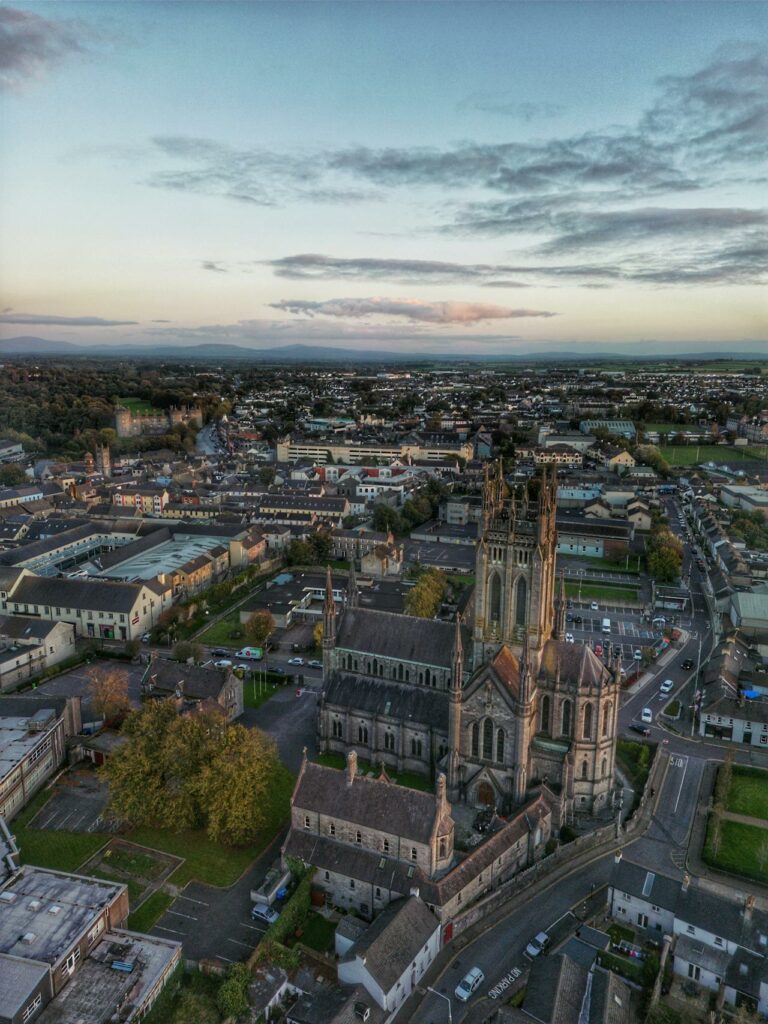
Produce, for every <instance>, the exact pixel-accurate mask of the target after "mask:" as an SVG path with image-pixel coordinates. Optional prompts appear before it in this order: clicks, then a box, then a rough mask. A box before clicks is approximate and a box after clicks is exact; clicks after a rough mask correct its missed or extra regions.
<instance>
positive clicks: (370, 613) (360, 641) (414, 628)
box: [336, 608, 472, 668]
mask: <svg viewBox="0 0 768 1024" xmlns="http://www.w3.org/2000/svg"><path fill="white" fill-rule="evenodd" d="M455 633H456V626H455V624H454V623H453V622H440V621H439V620H437V619H418V618H416V617H415V616H413V615H396V614H394V613H393V612H380V611H374V609H372V608H346V609H345V610H344V612H343V614H342V616H341V622H340V624H339V628H338V631H337V634H336V646H337V647H339V648H343V649H344V650H349V651H358V652H360V653H361V654H371V655H378V656H380V657H383V658H400V659H402V660H403V661H415V662H419V663H421V664H423V665H435V666H438V667H440V668H450V667H451V655H452V652H453V640H454V636H455ZM462 639H463V644H464V650H465V652H469V651H470V650H471V647H472V632H471V630H470V629H468V628H466V627H464V628H463V629H462Z"/></svg>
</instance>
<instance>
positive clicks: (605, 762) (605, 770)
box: [600, 757, 608, 778]
mask: <svg viewBox="0 0 768 1024" xmlns="http://www.w3.org/2000/svg"><path fill="white" fill-rule="evenodd" d="M607 774H608V760H607V759H606V758H605V757H604V758H603V763H602V765H601V766H600V775H601V776H602V778H605V776H606V775H607Z"/></svg>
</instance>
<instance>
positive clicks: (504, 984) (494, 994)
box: [488, 967, 523, 999]
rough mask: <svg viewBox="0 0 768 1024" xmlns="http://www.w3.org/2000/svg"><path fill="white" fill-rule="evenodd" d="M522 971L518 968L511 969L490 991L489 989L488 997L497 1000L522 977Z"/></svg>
mask: <svg viewBox="0 0 768 1024" xmlns="http://www.w3.org/2000/svg"><path fill="white" fill-rule="evenodd" d="M522 973H523V971H522V968H520V967H513V968H512V970H511V971H509V972H508V973H507V974H505V975H504V977H503V978H502V979H501V981H499V982H497V983H496V984H495V985H494V986H493V988H492V989H489V991H488V995H489V996H490V998H491V999H498V998H499V996H500V995H503V994H504V992H506V990H507V989H508V988H509V986H510V985H512V984H513V983H514V982H515V981H517V979H518V978H519V977H520V976H521V975H522Z"/></svg>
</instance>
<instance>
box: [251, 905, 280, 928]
mask: <svg viewBox="0 0 768 1024" xmlns="http://www.w3.org/2000/svg"><path fill="white" fill-rule="evenodd" d="M251 917H252V918H253V920H254V921H263V922H264V923H265V924H274V923H275V921H277V920H278V919H279V917H280V915H279V914H278V912H277V911H276V910H273V909H272V907H264V906H262V905H261V904H260V903H257V904H256V906H255V907H254V908H253V910H252V911H251Z"/></svg>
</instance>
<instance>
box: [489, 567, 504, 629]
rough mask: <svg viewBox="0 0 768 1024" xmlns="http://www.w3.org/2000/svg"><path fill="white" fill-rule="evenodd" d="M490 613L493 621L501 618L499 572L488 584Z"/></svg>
mask: <svg viewBox="0 0 768 1024" xmlns="http://www.w3.org/2000/svg"><path fill="white" fill-rule="evenodd" d="M488 613H489V614H488V618H489V619H490V621H491V622H498V621H499V619H500V618H501V579H500V577H499V574H498V573H497V572H495V573H494V574H493V575H492V576H491V582H490V584H489V586H488Z"/></svg>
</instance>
